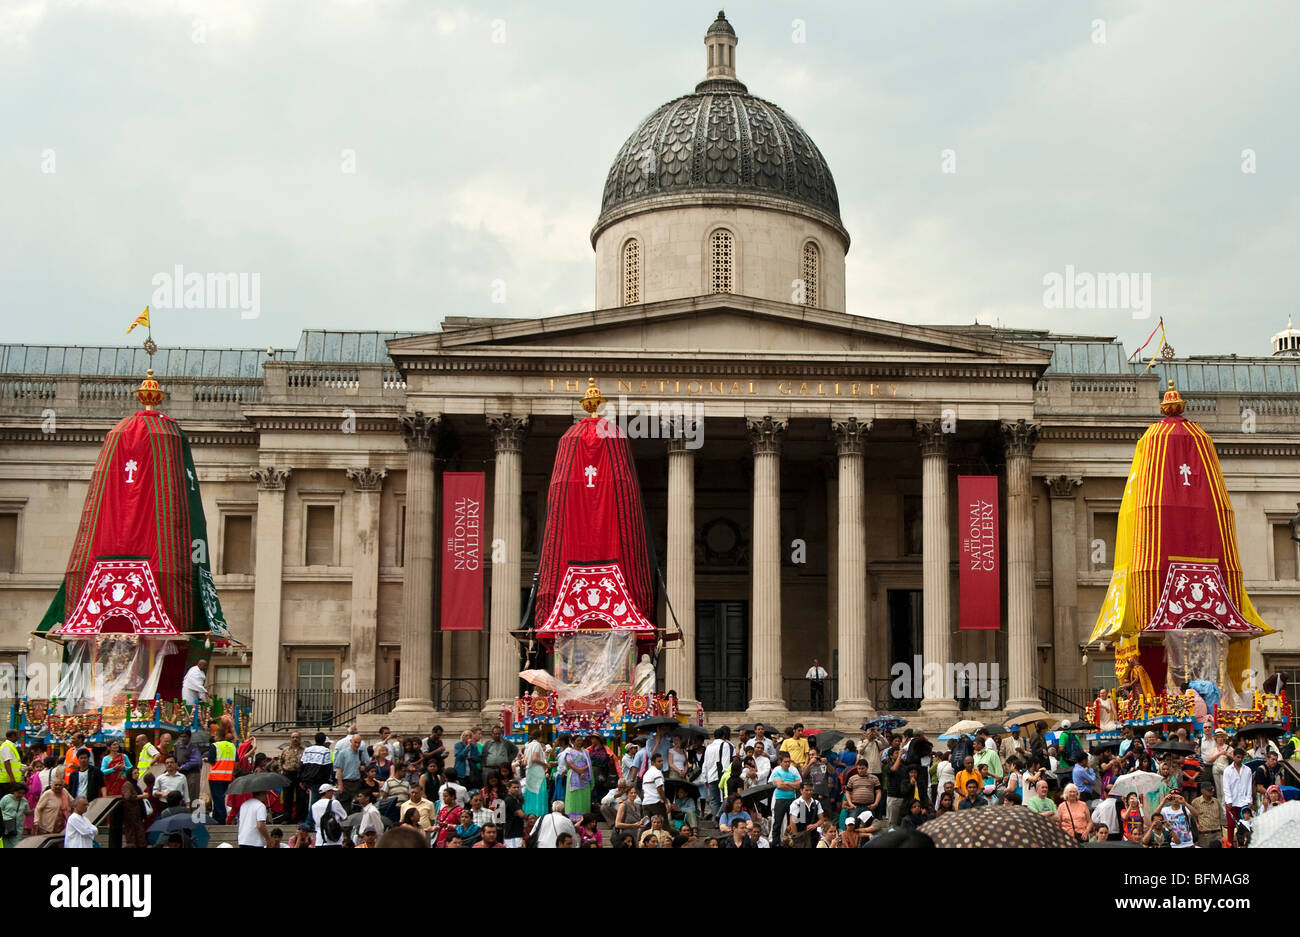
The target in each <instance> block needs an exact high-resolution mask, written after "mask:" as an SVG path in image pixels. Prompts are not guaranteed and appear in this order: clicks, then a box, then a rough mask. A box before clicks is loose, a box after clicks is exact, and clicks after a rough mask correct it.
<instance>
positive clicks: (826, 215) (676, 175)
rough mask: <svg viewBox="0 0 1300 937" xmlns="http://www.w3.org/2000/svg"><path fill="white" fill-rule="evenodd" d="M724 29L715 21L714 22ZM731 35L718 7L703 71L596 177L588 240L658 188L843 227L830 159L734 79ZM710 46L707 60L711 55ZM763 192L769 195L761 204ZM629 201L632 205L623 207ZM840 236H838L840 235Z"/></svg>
mask: <svg viewBox="0 0 1300 937" xmlns="http://www.w3.org/2000/svg"><path fill="white" fill-rule="evenodd" d="M724 27H725V28H724ZM736 42H737V40H736V39H735V33H734V32H733V31H732V30H731V27H730V24H729V23H727V21H726V18H725V17H724V16H723V14H722V13H721V12H719V14H718V20H717V21H715V22H714V23H713V25H712V26H710V27H709V32H708V33H707V34H706V36H705V43H706V45H707V46H709V55H710V58H709V69H708V72H707V74H706V77H705V79H704V81H701V82H700V83H699V84H698V85H696V87H695V91H694V93H691V94H685V95H682V96H681V97H679V98H676V99H674V100H672V101H669V102H668V103H667V104H665V105H663V106H662V107H660V108H658V109H657V110H655V112H654V113H652V114H651V115H650V116H649V117H647V118H646V119H645V120H643V121H641V124H640V126H638V127H637V128H636V130H635V131H633V132H632V135H631V136H630V137H628V138H627V141H626V142H625V143H624V144H623V146H622V148H621V149H620V150H619V151H618V156H616V157H615V158H614V164H613V165H612V166H611V167H610V170H609V175H608V176H607V177H606V179H605V191H604V196H603V198H602V200H601V206H600V217H599V218H598V219H597V221H596V226H595V229H594V230H593V232H592V241H593V243H594V242H595V239H596V236H597V235H598V234H599V233H600V231H601V230H603V229H604V228H605V227H607V226H608V224H609V223H610V222H611V221H613V220H614V219H616V218H621V217H626V216H627V215H628V214H630V213H632V212H634V211H636V210H637V209H638V208H645V209H649V208H651V207H652V206H651V205H649V204H646V205H643V206H640V205H637V203H640V202H647V201H648V200H651V199H655V200H656V204H659V203H661V202H662V201H663V200H662V199H661V198H660V197H662V196H674V195H680V196H688V197H689V196H697V197H698V196H704V197H714V196H717V197H720V198H721V199H722V200H727V199H729V198H730V199H733V200H735V201H737V202H740V203H744V202H751V203H752V202H754V201H756V199H755V198H754V197H758V199H757V200H758V201H761V202H764V203H768V204H770V205H771V207H781V208H785V209H787V210H788V209H791V208H793V209H794V210H796V211H799V212H800V213H804V214H811V215H812V216H814V217H816V218H818V219H819V220H821V221H823V222H824V223H827V224H829V225H830V226H831V227H832V228H835V229H837V230H839V231H840V232H843V224H842V222H841V220H840V203H839V195H838V194H837V192H836V190H835V179H834V177H833V176H832V175H831V170H830V167H829V166H827V165H826V159H825V157H823V156H822V154H821V151H820V150H818V149H817V145H816V144H815V143H813V141H812V138H811V137H809V136H808V134H807V133H805V132H804V130H803V128H802V127H800V126H799V124H798V123H796V122H795V120H794V119H793V118H792V117H790V115H789V114H787V113H786V112H785V111H783V110H782V109H781V108H779V107H777V106H776V105H775V104H773V103H772V102H770V101H765V100H764V99H762V98H760V97H756V96H755V95H752V94H750V93H749V90H748V89H747V88H746V87H745V85H744V84H742V83H741V82H740V81H738V80H737V79H736V77H735V75H736V73H735V59H734V50H735V45H736ZM715 54H716V58H715ZM769 200H774V201H771V202H769ZM633 206H635V207H633ZM844 239H845V241H846V243H847V240H848V236H847V233H844Z"/></svg>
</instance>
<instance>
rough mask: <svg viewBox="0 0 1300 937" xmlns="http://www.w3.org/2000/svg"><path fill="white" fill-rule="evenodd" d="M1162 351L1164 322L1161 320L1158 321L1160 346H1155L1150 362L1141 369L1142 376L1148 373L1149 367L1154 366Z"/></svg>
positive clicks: (1163, 348)
mask: <svg viewBox="0 0 1300 937" xmlns="http://www.w3.org/2000/svg"><path fill="white" fill-rule="evenodd" d="M1164 350H1165V320H1164V319H1161V320H1160V344H1159V345H1158V346H1156V353H1155V354H1154V355H1152V356H1151V360H1150V362H1148V363H1147V366H1146V367H1145V368H1143V369H1142V373H1143V374H1146V373H1147V372H1148V371H1150V370H1151V366H1152V365H1154V364H1155V363H1156V361H1157V360H1159V358H1160V352H1162V351H1164Z"/></svg>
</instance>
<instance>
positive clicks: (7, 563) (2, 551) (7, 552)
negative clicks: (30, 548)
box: [0, 514, 18, 573]
mask: <svg viewBox="0 0 1300 937" xmlns="http://www.w3.org/2000/svg"><path fill="white" fill-rule="evenodd" d="M16 572H18V515H17V514H0V573H16Z"/></svg>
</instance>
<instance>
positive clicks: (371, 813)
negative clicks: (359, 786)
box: [356, 790, 384, 842]
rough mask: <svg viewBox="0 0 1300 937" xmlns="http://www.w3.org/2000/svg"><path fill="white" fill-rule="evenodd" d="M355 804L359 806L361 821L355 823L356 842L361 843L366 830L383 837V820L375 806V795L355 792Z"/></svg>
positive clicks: (364, 791)
mask: <svg viewBox="0 0 1300 937" xmlns="http://www.w3.org/2000/svg"><path fill="white" fill-rule="evenodd" d="M357 803H358V804H360V805H361V820H360V821H359V822H358V823H357V826H356V830H357V834H356V841H357V842H361V838H362V837H363V836H365V835H366V831H367V830H371V831H373V832H374V833H375V835H377V836H383V835H384V818H383V816H382V815H381V814H380V812H379V808H378V807H376V806H375V795H374V794H372V793H370V791H368V790H361V791H358V792H357Z"/></svg>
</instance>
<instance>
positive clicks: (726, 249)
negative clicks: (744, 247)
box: [709, 228, 736, 293]
mask: <svg viewBox="0 0 1300 937" xmlns="http://www.w3.org/2000/svg"><path fill="white" fill-rule="evenodd" d="M709 248H710V254H711V266H710V270H711V271H712V285H713V292H715V293H734V292H735V291H736V278H735V263H734V260H735V247H734V244H733V241H732V238H731V232H730V231H727V230H726V229H724V228H719V229H718V230H717V231H714V232H713V236H712V237H710V238H709Z"/></svg>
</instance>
